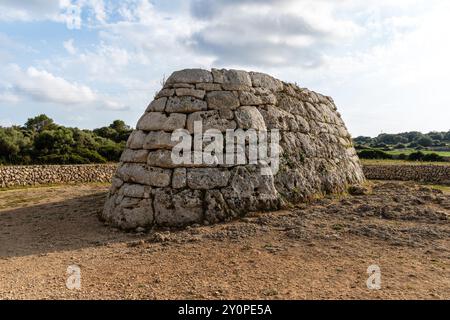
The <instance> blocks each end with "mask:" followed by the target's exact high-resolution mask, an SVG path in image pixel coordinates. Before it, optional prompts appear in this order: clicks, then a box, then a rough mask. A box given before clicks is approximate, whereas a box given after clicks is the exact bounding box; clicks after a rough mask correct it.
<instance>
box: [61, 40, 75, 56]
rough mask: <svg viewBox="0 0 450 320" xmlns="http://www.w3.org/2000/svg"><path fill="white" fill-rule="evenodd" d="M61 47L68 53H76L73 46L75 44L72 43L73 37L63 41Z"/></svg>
mask: <svg viewBox="0 0 450 320" xmlns="http://www.w3.org/2000/svg"><path fill="white" fill-rule="evenodd" d="M63 47H64V49H66V50H67V52H68V53H70V54H75V53H77V49H76V48H75V46H74V45H73V39H69V40H67V41H64V42H63Z"/></svg>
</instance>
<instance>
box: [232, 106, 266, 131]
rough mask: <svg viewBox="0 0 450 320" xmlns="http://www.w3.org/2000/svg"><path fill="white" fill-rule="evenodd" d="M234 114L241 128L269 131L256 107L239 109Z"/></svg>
mask: <svg viewBox="0 0 450 320" xmlns="http://www.w3.org/2000/svg"><path fill="white" fill-rule="evenodd" d="M234 114H235V117H236V122H237V125H238V127H239V128H242V129H256V130H267V128H266V123H265V122H264V118H263V116H262V115H261V113H260V112H259V111H258V108H256V107H252V106H243V107H239V108H238V109H237V110H236V111H235V112H234Z"/></svg>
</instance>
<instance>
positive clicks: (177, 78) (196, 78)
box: [166, 69, 213, 85]
mask: <svg viewBox="0 0 450 320" xmlns="http://www.w3.org/2000/svg"><path fill="white" fill-rule="evenodd" d="M199 82H213V77H212V74H211V72H209V71H207V70H202V69H184V70H180V71H175V72H174V73H172V75H171V76H170V77H169V78H168V79H167V81H166V84H167V85H170V84H174V83H199Z"/></svg>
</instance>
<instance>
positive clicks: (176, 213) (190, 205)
mask: <svg viewBox="0 0 450 320" xmlns="http://www.w3.org/2000/svg"><path fill="white" fill-rule="evenodd" d="M154 208H155V220H156V223H157V224H158V225H160V226H171V227H175V226H185V225H188V224H193V223H199V222H202V219H203V201H202V194H201V191H200V190H183V191H180V192H176V191H174V190H173V189H158V190H156V192H155V196H154Z"/></svg>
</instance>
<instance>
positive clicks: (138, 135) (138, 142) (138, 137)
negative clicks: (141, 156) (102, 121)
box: [126, 130, 147, 149]
mask: <svg viewBox="0 0 450 320" xmlns="http://www.w3.org/2000/svg"><path fill="white" fill-rule="evenodd" d="M146 137H147V134H146V133H145V132H144V131H140V130H134V131H133V132H132V133H131V134H130V137H129V138H128V141H127V145H126V147H127V148H129V149H142V147H143V145H144V141H145V138H146Z"/></svg>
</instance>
